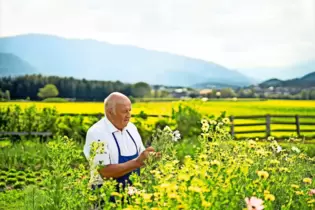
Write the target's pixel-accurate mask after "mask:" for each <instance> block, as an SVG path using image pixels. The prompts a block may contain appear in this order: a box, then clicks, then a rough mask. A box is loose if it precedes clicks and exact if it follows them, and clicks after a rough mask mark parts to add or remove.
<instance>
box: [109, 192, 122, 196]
mask: <svg viewBox="0 0 315 210" xmlns="http://www.w3.org/2000/svg"><path fill="white" fill-rule="evenodd" d="M110 195H111V196H117V197H122V195H121V194H120V193H118V192H112V193H111V194H110Z"/></svg>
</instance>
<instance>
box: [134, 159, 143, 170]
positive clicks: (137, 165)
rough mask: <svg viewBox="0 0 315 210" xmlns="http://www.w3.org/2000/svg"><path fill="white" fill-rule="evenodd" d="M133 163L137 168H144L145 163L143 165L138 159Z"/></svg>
mask: <svg viewBox="0 0 315 210" xmlns="http://www.w3.org/2000/svg"><path fill="white" fill-rule="evenodd" d="M133 161H134V164H135V167H136V168H140V167H141V166H143V163H141V161H139V160H138V159H134V160H133Z"/></svg>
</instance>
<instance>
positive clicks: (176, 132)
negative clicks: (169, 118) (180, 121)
mask: <svg viewBox="0 0 315 210" xmlns="http://www.w3.org/2000/svg"><path fill="white" fill-rule="evenodd" d="M179 139H180V133H179V131H178V130H176V131H174V132H173V137H172V140H173V141H178V140H179Z"/></svg>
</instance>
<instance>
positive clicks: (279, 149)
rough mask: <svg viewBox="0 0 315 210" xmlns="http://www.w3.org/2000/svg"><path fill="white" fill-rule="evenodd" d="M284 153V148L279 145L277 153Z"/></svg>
mask: <svg viewBox="0 0 315 210" xmlns="http://www.w3.org/2000/svg"><path fill="white" fill-rule="evenodd" d="M281 151H282V147H281V146H279V145H278V147H277V153H279V152H281Z"/></svg>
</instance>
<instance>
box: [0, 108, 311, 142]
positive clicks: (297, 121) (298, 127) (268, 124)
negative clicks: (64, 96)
mask: <svg viewBox="0 0 315 210" xmlns="http://www.w3.org/2000/svg"><path fill="white" fill-rule="evenodd" d="M78 115H81V116H94V117H98V118H99V119H100V118H102V117H103V116H104V114H103V113H91V114H87V113H82V114H77V113H61V114H60V116H78ZM132 117H140V118H147V117H165V118H170V117H171V116H169V115H154V114H145V113H139V114H135V115H132ZM273 118H291V119H293V120H294V122H286V121H279V120H275V121H272V119H273ZM303 118H306V119H315V115H270V114H267V115H245V116H233V115H232V116H230V117H229V119H230V122H231V123H230V134H231V135H232V136H233V137H234V136H235V134H257V133H265V134H266V137H268V136H271V132H295V133H296V134H297V136H299V137H300V136H301V133H302V132H303V133H306V132H314V133H315V121H314V122H300V119H303ZM239 119H255V120H261V119H263V120H265V122H258V123H235V121H236V120H239ZM272 125H295V129H285V128H277V129H273V130H272V129H271V126H272ZM301 125H307V126H314V127H312V128H308V129H301ZM254 126H265V129H260V130H253V129H252V130H250V129H248V130H241V131H235V128H236V127H254ZM4 135H9V136H27V135H31V136H41V137H48V136H52V135H53V134H52V133H51V132H49V131H47V132H0V136H4Z"/></svg>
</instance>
